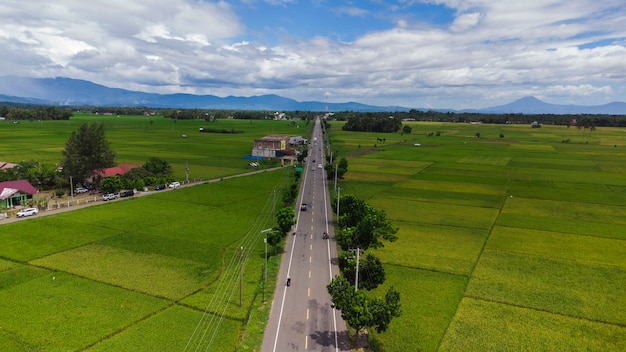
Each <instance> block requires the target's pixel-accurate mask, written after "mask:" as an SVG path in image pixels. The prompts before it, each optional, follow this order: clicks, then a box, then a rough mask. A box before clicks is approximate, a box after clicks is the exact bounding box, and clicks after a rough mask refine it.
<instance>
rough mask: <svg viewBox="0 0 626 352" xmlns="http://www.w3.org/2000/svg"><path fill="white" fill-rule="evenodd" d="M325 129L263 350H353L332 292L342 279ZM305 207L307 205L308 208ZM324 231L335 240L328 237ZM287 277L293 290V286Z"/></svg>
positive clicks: (310, 163) (318, 134)
mask: <svg viewBox="0 0 626 352" xmlns="http://www.w3.org/2000/svg"><path fill="white" fill-rule="evenodd" d="M323 148H324V145H323V138H322V129H321V123H320V121H319V119H317V120H316V122H315V128H314V133H313V140H312V141H311V142H310V143H309V155H308V157H307V161H306V168H305V169H304V170H303V179H302V187H301V190H300V197H299V198H298V199H299V200H300V202H299V203H298V205H297V207H296V225H295V227H294V230H295V232H294V234H292V235H290V236H289V238H288V240H287V244H286V246H285V253H284V254H283V260H282V262H281V266H280V270H279V279H278V283H277V285H276V291H275V294H274V301H273V302H272V308H271V312H270V318H269V321H268V325H267V327H266V329H265V335H264V338H263V346H262V351H264V352H270V351H271V352H277V351H279V352H283V351H323V352H326V351H328V352H330V351H349V350H350V344H349V341H348V336H347V331H346V324H345V322H344V321H343V319H342V318H341V312H339V311H337V310H335V309H334V308H332V303H331V298H330V295H329V294H328V291H327V290H326V285H328V283H329V282H330V280H331V279H332V278H333V277H334V276H335V275H338V274H339V268H338V266H337V246H336V242H335V236H334V229H333V228H332V225H331V223H330V221H329V220H330V219H332V208H331V206H330V198H329V194H328V189H327V188H326V171H325V170H324V168H323V166H324V165H325V164H326V163H325V160H324V153H323ZM302 204H306V209H305V207H302V206H301V205H302ZM324 232H326V233H328V234H329V235H330V238H329V239H325V238H323V234H324ZM287 278H291V285H290V286H287V284H286V283H287Z"/></svg>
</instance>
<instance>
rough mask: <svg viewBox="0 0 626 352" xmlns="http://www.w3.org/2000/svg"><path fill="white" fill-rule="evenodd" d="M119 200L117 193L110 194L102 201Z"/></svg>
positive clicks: (103, 197)
mask: <svg viewBox="0 0 626 352" xmlns="http://www.w3.org/2000/svg"><path fill="white" fill-rule="evenodd" d="M115 198H117V194H115V193H108V194H105V195H103V196H102V200H104V201H107V200H113V199H115Z"/></svg>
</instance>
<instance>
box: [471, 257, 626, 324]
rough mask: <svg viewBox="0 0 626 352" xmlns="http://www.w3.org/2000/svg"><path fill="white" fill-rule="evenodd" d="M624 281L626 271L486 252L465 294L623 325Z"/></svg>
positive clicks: (601, 266)
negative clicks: (619, 307)
mask: <svg viewBox="0 0 626 352" xmlns="http://www.w3.org/2000/svg"><path fill="white" fill-rule="evenodd" d="M624 282H626V268H624V267H615V266H607V265H600V264H593V263H590V262H579V261H572V260H563V259H555V258H546V257H541V256H538V255H530V254H518V253H508V252H500V251H494V250H487V249H486V250H485V251H484V252H483V254H482V255H481V257H480V259H479V261H478V264H477V266H476V269H475V271H474V273H473V274H472V277H471V279H470V282H469V284H468V287H467V291H466V295H467V296H469V297H473V298H479V299H484V300H488V301H494V302H500V303H506V304H511V305H514V306H519V307H526V308H531V309H537V310H542V311H548V312H553V313H559V314H563V315H568V316H572V317H577V318H584V319H589V320H594V321H599V322H604V323H613V324H618V325H622V326H623V325H626V310H624V309H617V307H616V304H617V305H618V306H620V305H621V306H622V307H623V305H624V304H626V302H624V297H626V286H625V285H624ZM620 303H621V304H620Z"/></svg>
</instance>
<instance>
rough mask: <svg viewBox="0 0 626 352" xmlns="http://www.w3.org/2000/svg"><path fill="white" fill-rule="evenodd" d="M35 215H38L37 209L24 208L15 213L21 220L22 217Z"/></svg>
mask: <svg viewBox="0 0 626 352" xmlns="http://www.w3.org/2000/svg"><path fill="white" fill-rule="evenodd" d="M37 213H39V209H37V208H26V209H22V210H20V211H19V212H17V217H18V218H21V217H24V216H33V215H36V214H37Z"/></svg>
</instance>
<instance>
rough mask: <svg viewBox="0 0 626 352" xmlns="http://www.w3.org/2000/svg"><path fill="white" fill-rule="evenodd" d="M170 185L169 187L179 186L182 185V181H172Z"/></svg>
mask: <svg viewBox="0 0 626 352" xmlns="http://www.w3.org/2000/svg"><path fill="white" fill-rule="evenodd" d="M168 187H169V188H178V187H180V182H172V183H170V185H169V186H168Z"/></svg>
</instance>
